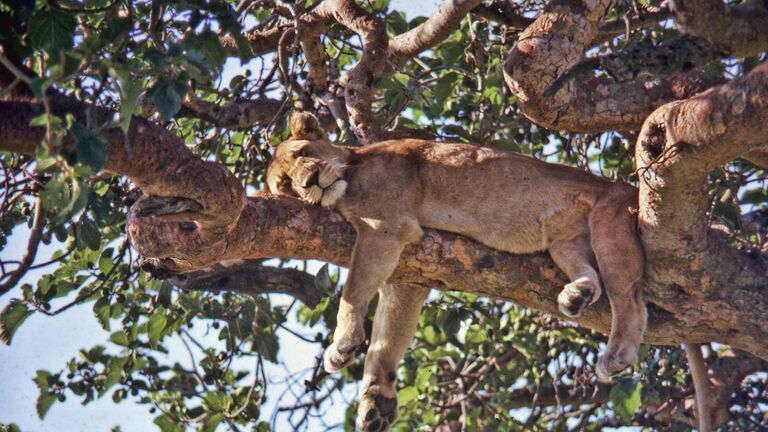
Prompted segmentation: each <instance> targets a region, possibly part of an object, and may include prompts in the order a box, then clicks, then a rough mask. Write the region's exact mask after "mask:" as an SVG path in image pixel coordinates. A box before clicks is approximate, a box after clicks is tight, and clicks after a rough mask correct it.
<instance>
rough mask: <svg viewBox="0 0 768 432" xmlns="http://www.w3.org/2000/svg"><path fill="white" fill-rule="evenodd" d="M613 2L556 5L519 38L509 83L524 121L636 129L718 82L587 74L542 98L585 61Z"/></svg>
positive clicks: (705, 77) (698, 74)
mask: <svg viewBox="0 0 768 432" xmlns="http://www.w3.org/2000/svg"><path fill="white" fill-rule="evenodd" d="M612 4H613V2H612V1H609V0H604V1H595V2H569V1H553V2H551V3H549V4H548V5H547V7H546V8H545V10H544V12H542V14H541V15H539V17H538V18H537V19H536V20H535V21H534V22H533V23H532V24H531V25H530V26H529V27H528V28H526V29H525V31H523V32H522V33H521V34H520V38H519V40H518V43H517V44H516V45H515V47H514V48H513V49H512V52H511V53H510V55H509V58H508V60H507V64H506V67H505V79H506V82H507V85H508V87H509V88H510V90H511V91H512V93H513V94H514V95H515V96H516V98H517V103H518V104H519V106H520V108H521V109H522V111H523V113H524V114H525V115H526V117H528V118H529V119H531V120H532V121H534V122H535V123H538V124H541V125H543V126H546V127H548V128H552V129H565V130H568V131H572V132H588V133H593V132H603V131H606V130H637V129H639V128H640V126H641V125H642V124H643V121H644V120H645V118H646V117H647V116H648V114H650V112H651V111H652V110H653V109H654V108H656V107H658V106H659V105H661V104H663V103H665V102H667V101H670V100H673V99H683V98H687V97H690V96H692V95H694V94H696V93H698V92H699V91H701V90H703V89H706V88H709V87H711V86H712V85H714V84H715V83H716V82H717V80H716V79H714V78H713V77H711V76H710V75H709V74H707V73H705V72H703V71H701V70H693V71H691V72H686V73H679V74H675V75H672V76H669V77H663V76H651V77H649V76H645V75H644V76H642V77H636V78H633V79H629V80H627V81H624V82H617V81H614V80H612V79H609V78H607V77H595V76H593V75H592V74H591V73H589V74H586V76H579V77H575V78H574V79H573V80H571V81H570V82H569V83H568V84H566V87H565V89H567V91H561V92H558V93H557V94H556V95H555V96H554V97H545V96H543V95H544V92H545V90H546V89H547V88H548V87H549V85H550V83H552V82H554V81H555V80H556V79H557V78H558V77H559V76H561V75H562V74H564V73H566V72H568V71H569V70H571V68H572V67H573V66H574V65H576V64H577V63H578V62H580V61H581V60H582V59H583V57H584V53H585V52H586V50H587V49H588V48H590V47H591V46H592V43H593V40H594V39H595V36H596V35H597V32H598V30H599V24H600V21H601V20H602V18H603V17H604V16H605V14H606V13H607V11H608V10H609V9H610V7H611V6H612Z"/></svg>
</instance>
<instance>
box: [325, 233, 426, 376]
mask: <svg viewBox="0 0 768 432" xmlns="http://www.w3.org/2000/svg"><path fill="white" fill-rule="evenodd" d="M355 225H356V226H355V229H356V230H357V239H356V240H355V248H354V250H353V252H352V262H351V263H350V269H349V276H348V278H347V284H346V285H345V286H344V289H343V290H342V293H341V302H340V304H339V313H338V315H337V320H336V321H337V325H336V330H335V331H334V333H333V343H332V344H331V346H329V347H328V348H327V349H326V351H325V356H324V365H325V370H326V371H328V372H337V371H339V370H340V369H341V368H343V367H344V366H346V365H347V364H348V363H349V362H350V361H351V360H352V359H353V358H354V355H355V351H356V350H357V348H358V347H359V346H360V345H361V344H362V343H363V341H364V339H365V331H364V329H363V322H364V320H365V316H366V314H367V312H368V302H370V300H371V298H372V297H373V295H374V294H376V291H377V290H378V289H379V288H381V287H382V286H384V284H385V282H386V281H387V279H388V278H389V276H390V275H391V274H392V272H393V271H394V270H395V267H397V263H398V261H399V260H400V254H401V253H402V251H403V248H404V247H405V245H407V244H408V243H411V242H412V241H415V239H418V238H420V237H421V227H419V225H418V223H417V222H416V221H415V219H401V220H400V221H398V223H386V222H385V221H367V222H365V223H362V222H361V223H357V224H355Z"/></svg>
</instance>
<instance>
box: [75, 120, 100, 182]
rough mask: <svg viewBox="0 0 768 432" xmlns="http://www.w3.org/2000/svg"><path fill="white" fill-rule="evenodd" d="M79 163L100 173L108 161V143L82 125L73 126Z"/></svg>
mask: <svg viewBox="0 0 768 432" xmlns="http://www.w3.org/2000/svg"><path fill="white" fill-rule="evenodd" d="M72 134H73V135H74V136H75V151H76V152H77V161H78V162H80V163H81V164H85V165H88V166H89V167H91V168H92V169H93V172H98V171H99V170H100V169H101V167H103V166H104V162H106V160H107V141H106V140H105V139H104V138H102V137H100V136H98V135H96V134H94V133H93V132H92V131H91V130H90V129H88V128H86V127H85V126H83V125H81V124H75V125H74V126H72Z"/></svg>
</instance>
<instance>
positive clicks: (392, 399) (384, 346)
mask: <svg viewBox="0 0 768 432" xmlns="http://www.w3.org/2000/svg"><path fill="white" fill-rule="evenodd" d="M428 293H429V289H428V288H424V287H421V286H418V285H395V286H393V285H385V286H384V287H382V289H381V290H379V304H378V306H377V308H376V319H375V320H374V324H373V334H372V335H371V345H370V346H369V347H368V353H367V354H366V357H365V373H364V375H363V385H362V387H361V389H360V407H359V408H358V410H357V428H358V429H359V430H361V431H365V432H369V431H371V432H373V431H386V430H388V429H389V426H391V425H392V423H393V422H394V421H395V419H396V418H397V391H396V390H395V384H396V378H397V374H396V371H397V365H398V363H399V362H400V360H401V359H402V357H403V354H405V350H406V349H408V346H409V345H410V344H411V340H412V339H413V333H414V331H415V330H416V325H417V324H418V322H419V312H420V311H421V307H422V305H423V304H424V300H425V299H426V298H427V294H428Z"/></svg>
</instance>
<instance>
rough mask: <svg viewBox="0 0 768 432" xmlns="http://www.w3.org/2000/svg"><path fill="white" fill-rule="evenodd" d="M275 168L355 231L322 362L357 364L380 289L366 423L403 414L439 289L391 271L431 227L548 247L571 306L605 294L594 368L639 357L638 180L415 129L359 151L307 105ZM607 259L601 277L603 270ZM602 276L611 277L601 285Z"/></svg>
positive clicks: (516, 250) (522, 248)
mask: <svg viewBox="0 0 768 432" xmlns="http://www.w3.org/2000/svg"><path fill="white" fill-rule="evenodd" d="M291 129H292V133H293V136H292V137H291V139H289V140H288V141H285V142H283V143H282V144H280V145H279V146H278V148H277V150H276V154H275V157H274V159H273V161H272V162H271V164H270V165H269V168H268V170H267V178H266V183H267V186H268V188H269V191H270V192H272V193H275V194H280V195H290V196H298V197H300V198H302V199H304V200H306V201H308V202H310V203H313V204H320V205H323V206H325V207H330V208H333V209H335V210H336V211H338V212H339V213H341V214H342V215H343V216H344V217H345V218H346V220H347V221H348V222H349V223H350V224H351V225H352V226H353V227H354V229H355V230H356V231H357V239H356V241H355V246H354V250H353V252H352V260H351V265H350V269H349V276H348V279H347V283H346V285H345V287H344V289H343V291H342V295H341V303H340V305H339V313H338V319H337V321H338V325H337V327H336V330H335V331H334V335H333V343H332V344H331V346H329V347H328V348H327V350H326V351H325V355H324V366H325V369H326V370H327V371H328V372H335V371H338V370H340V369H341V368H343V367H344V366H346V365H347V364H348V363H349V362H350V361H351V360H352V359H353V357H354V353H355V351H356V349H357V348H358V346H360V344H361V343H363V340H364V338H365V332H364V330H363V322H364V319H365V315H366V312H367V310H368V302H369V301H370V300H371V299H372V297H373V296H374V295H375V294H376V292H378V293H379V296H380V297H379V303H378V308H377V310H376V316H375V321H374V326H373V334H372V336H371V343H370V347H369V349H368V354H367V357H366V361H365V373H364V377H363V385H362V388H361V403H360V408H359V411H358V420H357V421H358V427H359V428H360V429H362V430H366V431H368V430H373V431H376V430H387V429H388V428H389V425H390V424H391V423H392V422H393V421H394V420H395V418H396V415H397V403H396V399H395V398H396V391H395V378H396V375H395V370H396V368H397V364H398V362H399V361H400V359H401V358H402V356H403V354H404V353H405V350H406V348H407V347H408V346H409V344H410V342H411V339H412V337H413V333H414V331H415V327H416V324H417V322H418V317H419V312H420V310H421V306H422V304H423V303H424V300H425V299H426V297H427V292H428V291H429V289H428V288H424V287H416V286H412V287H409V289H401V290H397V289H395V288H393V287H391V286H390V285H388V284H387V283H386V282H387V279H388V278H389V276H390V275H391V274H392V272H393V271H394V269H395V267H396V266H397V263H398V261H399V259H400V254H401V252H402V251H403V249H404V248H405V247H406V246H407V245H409V244H411V243H414V242H418V241H419V240H420V238H421V236H422V234H423V231H422V229H423V228H433V229H438V230H444V231H450V232H453V233H457V234H461V235H464V236H467V237H471V238H473V239H475V240H477V241H479V242H481V243H483V244H485V245H487V246H490V247H492V248H495V249H499V250H502V251H506V252H509V253H513V254H527V253H533V252H538V251H544V250H546V251H548V252H549V254H550V255H551V256H552V259H553V260H554V261H555V263H556V264H557V266H558V267H559V268H560V269H561V270H562V271H563V272H564V273H565V274H566V275H567V276H568V278H569V279H570V280H571V282H570V283H569V284H567V285H565V286H564V287H563V290H562V292H561V293H560V294H559V296H558V298H557V301H558V304H559V308H560V310H561V311H562V312H563V313H564V314H565V315H567V316H572V317H573V316H578V315H579V314H580V313H581V311H582V309H583V308H585V307H586V306H588V305H590V304H592V303H594V302H595V301H597V300H598V299H599V298H600V295H601V293H602V288H601V286H604V287H605V292H606V294H607V295H608V299H609V301H610V304H611V310H612V315H613V319H612V327H611V333H610V336H609V340H608V345H607V348H606V350H605V352H604V353H603V354H602V355H601V356H600V358H599V360H598V362H597V367H596V371H597V374H598V376H600V377H608V376H610V375H613V374H615V373H617V372H619V371H621V370H622V369H624V368H626V367H628V366H629V365H631V364H632V363H634V362H635V361H636V360H637V356H638V348H639V346H640V342H641V341H642V337H643V332H644V331H645V324H646V318H647V313H646V307H645V302H644V301H643V298H642V287H641V280H642V274H643V263H644V261H643V251H642V248H641V245H640V241H639V239H638V237H637V233H636V216H635V214H634V213H633V212H632V211H631V207H633V206H636V205H637V192H636V189H635V188H634V187H632V186H630V185H627V184H624V183H613V182H611V181H608V180H606V179H603V178H600V177H597V176H594V175H592V174H589V173H587V172H584V171H581V170H577V169H574V168H570V167H566V166H560V165H554V164H549V163H545V162H542V161H539V160H536V159H533V158H530V157H528V156H524V155H520V154H516V153H510V152H505V151H500V150H495V149H492V148H487V147H480V146H476V145H470V144H448V143H439V142H433V141H423V140H415V139H403V140H394V141H385V142H381V143H378V144H374V145H370V146H366V147H361V148H350V147H341V146H336V145H333V144H331V143H330V142H328V141H327V140H326V139H325V138H324V136H323V135H324V134H323V132H322V130H321V129H320V128H319V126H318V125H317V120H315V119H314V117H312V116H311V115H309V114H299V115H295V116H294V117H293V118H292V119H291ZM598 268H599V269H600V271H599V273H598V270H597V269H598ZM601 280H602V284H601Z"/></svg>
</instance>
